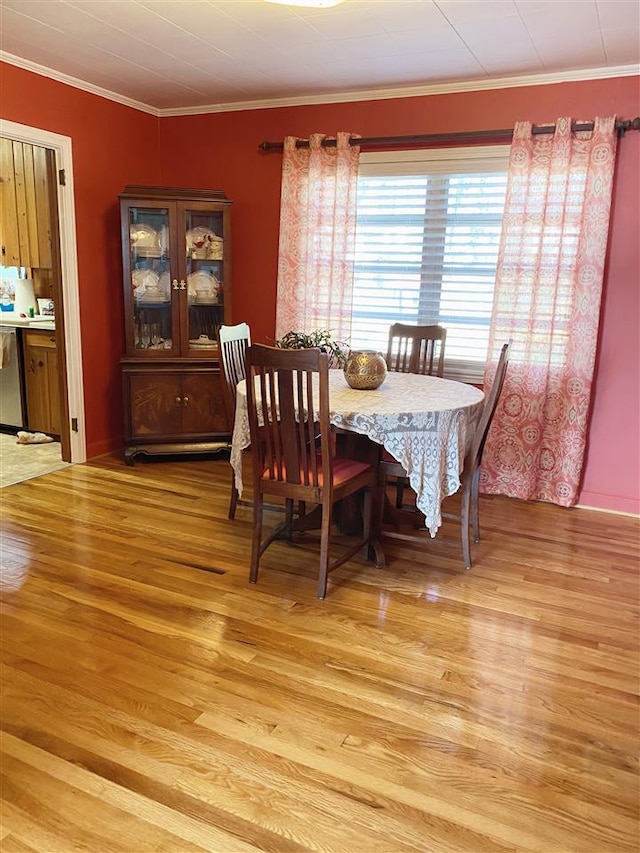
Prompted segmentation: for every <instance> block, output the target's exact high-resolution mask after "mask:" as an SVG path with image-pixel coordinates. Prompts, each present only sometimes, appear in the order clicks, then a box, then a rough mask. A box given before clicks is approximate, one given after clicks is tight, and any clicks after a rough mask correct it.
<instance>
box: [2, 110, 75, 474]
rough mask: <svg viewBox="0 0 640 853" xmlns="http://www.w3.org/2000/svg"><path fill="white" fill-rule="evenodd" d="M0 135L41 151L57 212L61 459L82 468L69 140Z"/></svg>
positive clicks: (13, 127)
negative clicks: (63, 431) (64, 434)
mask: <svg viewBox="0 0 640 853" xmlns="http://www.w3.org/2000/svg"><path fill="white" fill-rule="evenodd" d="M0 132H1V136H2V137H3V138H4V139H10V140H12V141H18V142H22V143H23V144H28V145H34V146H39V147H41V148H44V149H46V150H47V157H48V160H49V162H50V174H51V182H50V186H51V187H52V195H53V197H52V199H51V201H52V209H53V210H54V211H56V208H57V211H56V212H57V216H53V217H52V222H57V230H58V234H57V237H58V239H56V235H55V234H52V239H51V242H52V244H55V245H56V252H57V255H58V258H57V263H58V268H59V284H58V286H57V293H56V295H57V299H58V301H59V303H60V306H59V308H60V310H58V308H56V337H59V348H60V352H61V355H62V357H61V363H60V366H59V369H60V371H63V372H64V377H63V378H64V379H66V381H65V382H62V383H61V387H63V388H64V391H65V399H64V400H63V407H62V408H63V410H66V412H67V413H68V417H67V418H66V421H67V422H66V424H65V428H66V430H67V431H68V441H67V442H64V445H66V446H65V448H64V453H63V457H67V458H66V460H65V461H68V462H71V463H76V462H84V461H85V460H86V436H85V417H84V387H83V374H82V350H81V335H80V312H79V298H78V270H77V255H76V227H75V209H74V193H73V162H72V150H71V139H70V138H69V137H66V136H61V135H60V134H56V133H51V132H49V131H45V130H41V129H39V128H33V127H29V126H27V125H20V124H16V123H14V122H9V121H2V125H1V129H0ZM54 194H55V195H54ZM52 227H53V226H52ZM58 316H59V317H60V325H59V326H58ZM43 473H44V472H43Z"/></svg>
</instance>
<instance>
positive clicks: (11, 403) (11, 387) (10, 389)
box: [0, 324, 24, 429]
mask: <svg viewBox="0 0 640 853" xmlns="http://www.w3.org/2000/svg"><path fill="white" fill-rule="evenodd" d="M0 345H1V346H2V367H0V425H2V426H5V427H14V428H17V429H22V427H23V426H24V413H23V410H22V388H21V382H20V360H19V358H20V357H19V353H18V336H17V334H16V330H15V328H13V327H12V326H3V325H2V324H0Z"/></svg>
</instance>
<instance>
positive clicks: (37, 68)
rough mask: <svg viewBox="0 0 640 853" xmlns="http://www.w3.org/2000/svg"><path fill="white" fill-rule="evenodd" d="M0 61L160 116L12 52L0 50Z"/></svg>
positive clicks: (126, 99) (105, 90)
mask: <svg viewBox="0 0 640 853" xmlns="http://www.w3.org/2000/svg"><path fill="white" fill-rule="evenodd" d="M0 61H2V62H6V63H7V64H8V65H15V66H16V67H17V68H23V69H24V70H25V71H33V73H34V74H39V75H40V76H41V77H48V78H49V79H50V80H55V81H56V82H57V83H66V85H67V86H73V88H74V89H82V91H83V92H89V94H91V95H98V97H100V98H106V99H107V100H108V101H115V102H116V103H117V104H122V105H123V106H125V107H132V108H133V109H134V110H140V111H141V112H143V113H149V114H150V115H152V116H156V118H158V117H159V116H160V111H159V110H158V109H157V108H156V107H152V106H150V105H149V104H143V103H141V102H140V101H134V100H133V98H127V97H126V96H125V95H118V94H117V93H116V92H111V91H110V90H109V89H103V88H102V87H101V86H93V85H92V84H91V83H87V82H85V81H84V80H79V79H78V78H77V77H71V76H70V75H69V74H63V73H62V72H61V71H54V70H53V69H52V68H47V67H46V66H44V65H39V64H38V63H37V62H31V60H30V59H22V58H21V57H20V56H14V55H13V54H12V53H5V51H4V50H0Z"/></svg>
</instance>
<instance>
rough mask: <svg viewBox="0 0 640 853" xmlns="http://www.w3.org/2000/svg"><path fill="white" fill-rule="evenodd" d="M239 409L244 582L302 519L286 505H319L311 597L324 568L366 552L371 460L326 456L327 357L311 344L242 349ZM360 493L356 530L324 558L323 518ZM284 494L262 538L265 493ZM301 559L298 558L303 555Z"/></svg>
mask: <svg viewBox="0 0 640 853" xmlns="http://www.w3.org/2000/svg"><path fill="white" fill-rule="evenodd" d="M246 364H247V412H248V416H249V429H250V435H251V460H252V470H253V533H252V541H251V567H250V573H249V579H250V581H251V583H256V581H257V580H258V566H259V562H260V557H261V555H262V554H263V553H264V551H265V550H266V548H267V547H268V546H269V545H270V544H271V543H272V542H273V541H274V539H276V538H281V537H282V536H283V535H286V536H287V537H288V538H289V539H292V536H293V532H294V525H296V524H297V525H298V528H303V527H305V526H306V525H305V523H304V522H305V519H307V518H308V516H305V515H302V516H299V517H298V519H297V520H294V513H293V508H294V503H295V502H298V505H299V506H302V507H306V506H307V505H308V504H316V505H318V507H319V508H320V512H321V522H320V531H321V533H320V555H319V569H318V586H317V593H318V598H324V597H325V595H326V592H327V577H328V574H329V572H331V571H333V570H334V569H336V568H337V567H338V566H341V565H342V564H343V563H344V562H346V561H347V560H348V559H350V558H351V557H352V556H353V555H354V554H355V553H356V552H357V551H360V550H362V555H363V557H364V558H365V559H368V558H369V555H370V554H371V553H372V525H371V511H372V495H373V491H374V490H375V489H376V487H377V470H376V468H375V466H374V465H370V464H368V463H366V462H360V461H358V460H355V459H346V458H334V455H333V445H334V442H333V435H332V432H331V425H330V421H329V359H328V356H327V355H326V353H323V352H321V351H320V350H319V349H316V348H312V349H302V350H283V349H279V348H277V347H267V346H262V345H254V346H251V347H249V348H248V349H247V356H246ZM360 490H362V491H363V493H364V501H363V529H362V535H361V536H358V537H357V541H356V543H355V544H352V545H351V546H350V547H349V548H347V549H346V551H344V552H342V553H341V555H340V556H338V557H336V558H334V559H333V560H332V561H330V559H329V558H330V545H331V520H332V510H333V506H334V504H335V503H336V502H337V501H340V500H342V499H343V498H345V497H347V496H349V495H353V494H355V493H356V492H359V491H360ZM267 495H268V496H271V497H276V498H279V499H284V501H285V508H286V515H285V520H284V521H283V522H282V523H281V524H279V525H277V526H276V527H275V528H274V529H273V530H271V531H270V532H269V534H268V535H267V536H266V537H265V538H263V535H262V516H263V507H264V500H265V496H267ZM303 560H304V558H303Z"/></svg>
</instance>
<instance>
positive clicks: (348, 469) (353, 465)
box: [262, 456, 369, 488]
mask: <svg viewBox="0 0 640 853" xmlns="http://www.w3.org/2000/svg"><path fill="white" fill-rule="evenodd" d="M317 459H318V463H317V464H318V486H319V487H320V488H322V487H323V486H324V479H323V476H322V459H321V457H319V456H318V458H317ZM368 467H369V465H368V464H367V463H366V462H358V461H357V460H356V459H340V458H337V459H334V460H333V485H334V486H339V485H340V484H341V483H345V482H346V481H347V480H351V479H352V478H353V477H357V476H358V474H362V472H363V471H366V470H367V468H368ZM309 475H310V476H311V472H309ZM262 476H263V478H264V479H265V480H271V479H275V478H272V477H271V473H270V471H269V470H268V469H265V470H264V471H263V472H262ZM283 479H286V469H285V468H284V466H283ZM304 480H305V477H304V472H303V471H301V472H300V481H301V482H304Z"/></svg>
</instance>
